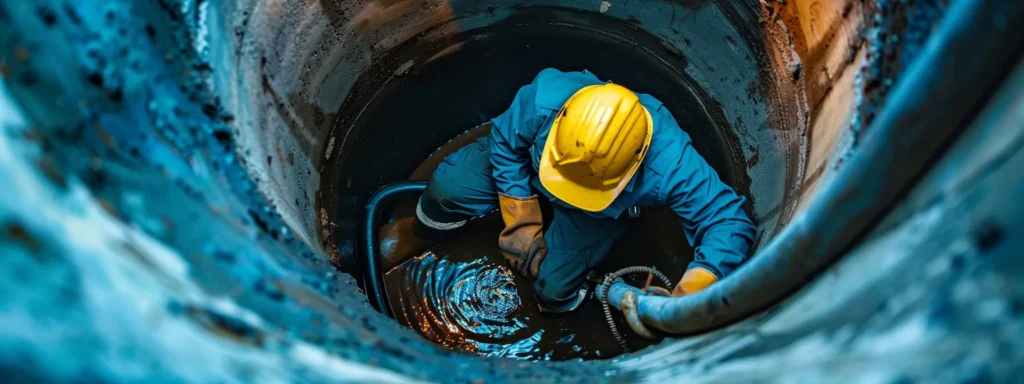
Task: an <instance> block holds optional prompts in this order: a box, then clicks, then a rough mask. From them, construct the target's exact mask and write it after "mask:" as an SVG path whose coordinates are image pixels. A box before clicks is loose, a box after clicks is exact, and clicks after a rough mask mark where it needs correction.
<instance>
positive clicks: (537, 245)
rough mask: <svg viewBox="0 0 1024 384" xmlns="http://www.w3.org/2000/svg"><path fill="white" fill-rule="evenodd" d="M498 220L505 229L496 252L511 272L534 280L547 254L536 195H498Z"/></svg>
mask: <svg viewBox="0 0 1024 384" xmlns="http://www.w3.org/2000/svg"><path fill="white" fill-rule="evenodd" d="M498 203H499V204H500V205H501V219H502V220H503V221H504V222H505V229H504V230H502V231H501V234H500V235H498V249H500V250H501V254H502V256H504V257H505V262H506V263H508V266H509V267H510V268H512V269H513V270H515V271H517V272H519V273H520V274H522V275H523V276H525V277H526V278H528V279H530V280H533V279H536V278H537V275H538V274H539V273H540V263H541V262H542V261H544V257H545V256H547V253H548V245H547V243H546V242H545V241H544V232H543V227H544V222H543V220H544V219H543V218H542V217H541V213H540V201H538V200H537V196H536V195H534V196H530V197H523V198H520V197H511V196H505V195H498Z"/></svg>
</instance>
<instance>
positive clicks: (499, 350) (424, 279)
mask: <svg viewBox="0 0 1024 384" xmlns="http://www.w3.org/2000/svg"><path fill="white" fill-rule="evenodd" d="M647 221H648V220H637V221H636V223H635V225H633V226H632V227H635V228H633V230H631V231H629V232H630V233H627V238H625V239H623V241H621V242H620V243H621V245H622V246H617V247H616V249H615V250H613V251H612V255H611V256H610V258H611V259H612V260H609V261H608V262H607V263H606V264H607V265H606V266H603V267H602V270H607V271H610V270H613V269H618V268H620V267H621V266H625V265H637V264H640V265H657V266H658V267H659V269H661V270H663V271H666V272H668V274H669V276H670V277H672V278H678V277H679V276H680V275H681V274H682V270H683V269H682V268H685V264H684V263H680V262H679V258H676V257H666V256H665V255H664V254H663V253H661V252H660V251H658V250H657V249H653V248H651V247H650V246H647V247H642V246H639V245H640V244H643V243H646V244H648V245H653V244H657V243H658V242H656V241H650V240H651V239H650V238H646V237H648V236H651V233H650V231H647V228H646V227H647V224H648V223H646V222H647ZM652 225H653V224H652ZM501 228H502V223H501V218H500V217H499V216H498V215H497V214H491V215H488V216H485V217H483V218H480V219H476V220H473V221H471V222H470V223H469V224H468V225H467V226H466V228H464V230H463V231H461V233H459V234H458V235H457V236H455V237H454V238H452V239H449V240H447V241H446V242H444V243H443V244H440V245H438V246H436V247H434V248H433V249H432V250H431V252H428V253H427V254H425V255H423V256H422V257H418V258H414V259H412V260H409V261H407V262H406V263H404V264H402V265H400V266H398V267H396V268H395V269H393V270H391V271H389V272H388V273H387V274H386V275H385V284H386V286H387V290H388V296H389V301H390V303H391V306H392V310H393V312H394V314H395V317H396V319H397V320H398V321H399V322H400V323H402V324H403V325H406V326H408V327H410V328H413V329H416V330H417V331H419V333H420V334H422V335H423V336H424V337H425V338H427V339H429V340H432V341H434V342H437V343H439V344H442V345H444V346H446V347H448V348H451V349H455V350H463V351H468V352H474V353H478V354H481V355H486V356H499V357H511V358H518V359H528V360H567V359H574V358H584V359H595V358H609V357H613V356H617V355H619V354H621V353H623V352H624V351H622V349H621V348H620V347H619V345H618V344H617V343H616V341H615V340H614V338H613V337H612V335H611V333H610V331H609V329H608V324H607V322H606V321H605V318H604V314H603V312H602V310H601V305H600V302H598V301H597V299H595V298H593V296H592V295H591V297H590V298H588V300H587V302H586V303H585V305H584V307H583V308H582V309H581V310H578V311H576V312H573V313H570V314H565V315H547V314H541V313H540V311H539V310H538V308H537V303H536V300H535V299H534V296H533V291H532V289H531V287H530V284H529V282H528V281H527V280H525V279H523V278H522V277H520V276H518V275H517V274H515V273H513V272H512V271H511V270H510V269H508V268H507V267H506V266H505V265H504V262H503V260H502V258H501V256H500V255H499V253H498V248H497V236H498V233H499V232H500V231H501ZM645 238H646V239H645ZM629 251H642V252H639V253H637V252H629ZM630 253H634V254H638V255H642V256H641V257H639V258H634V257H633V256H632V255H629V254H630ZM680 264H681V265H680ZM681 267H682V268H681ZM645 277H646V276H636V277H634V278H633V279H632V280H631V281H632V282H633V283H634V284H637V285H640V284H643V280H644V278H645ZM613 311H614V313H615V316H616V320H617V326H618V327H619V330H620V332H621V333H623V334H624V335H626V339H627V343H628V346H629V348H630V350H631V351H636V350H639V349H642V348H645V347H647V346H650V345H652V344H653V342H651V341H648V340H644V339H641V338H639V337H636V336H634V335H632V334H630V331H629V329H628V327H627V325H626V324H625V322H624V321H622V318H621V316H620V315H619V313H618V311H616V310H614V309H613Z"/></svg>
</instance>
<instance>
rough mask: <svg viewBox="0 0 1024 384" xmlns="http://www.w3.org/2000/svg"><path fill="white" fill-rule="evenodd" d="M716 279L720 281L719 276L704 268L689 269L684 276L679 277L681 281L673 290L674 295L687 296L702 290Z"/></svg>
mask: <svg viewBox="0 0 1024 384" xmlns="http://www.w3.org/2000/svg"><path fill="white" fill-rule="evenodd" d="M716 281H718V277H715V274H713V273H711V272H710V271H708V270H706V269H704V268H700V267H693V268H690V269H687V270H686V273H685V274H683V278H682V279H679V283H678V284H676V288H675V289H673V290H672V296H686V295H691V294H694V293H697V292H700V291H701V290H703V289H704V288H707V287H708V286H710V285H711V284H714V283H715V282H716Z"/></svg>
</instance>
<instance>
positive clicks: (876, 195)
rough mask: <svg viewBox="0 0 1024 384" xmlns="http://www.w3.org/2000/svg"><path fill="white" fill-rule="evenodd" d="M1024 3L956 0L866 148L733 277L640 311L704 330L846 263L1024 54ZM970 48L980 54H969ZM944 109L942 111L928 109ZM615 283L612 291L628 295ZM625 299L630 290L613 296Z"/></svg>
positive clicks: (675, 326) (678, 327) (667, 324)
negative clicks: (851, 250)
mask: <svg viewBox="0 0 1024 384" xmlns="http://www.w3.org/2000/svg"><path fill="white" fill-rule="evenodd" d="M1022 24H1024V2H1018V1H960V2H955V3H953V4H952V5H951V6H950V9H949V10H948V12H946V13H945V16H944V18H943V19H942V21H941V22H940V24H939V25H938V26H937V28H936V30H935V32H934V33H933V35H932V37H931V38H930V41H929V43H928V44H926V45H925V46H924V47H923V50H922V52H921V57H920V58H919V59H917V60H916V61H914V62H913V64H912V65H911V66H910V67H909V68H908V69H907V70H906V72H905V76H904V77H903V79H902V81H901V82H900V83H898V84H897V85H896V87H895V88H894V89H893V91H892V93H891V95H890V96H889V100H888V102H887V103H886V107H885V109H883V110H882V112H881V114H880V115H879V116H878V118H877V119H876V120H875V121H874V123H873V124H872V125H871V126H870V128H869V130H868V132H867V133H866V136H865V138H864V141H863V143H862V144H861V148H860V150H859V152H858V153H857V154H856V155H855V157H854V158H852V159H851V163H849V164H848V165H847V168H846V169H845V170H844V172H843V173H841V174H840V175H839V176H838V177H837V178H836V180H834V181H833V182H831V183H829V184H827V185H826V186H825V187H824V188H825V189H824V190H823V191H822V192H821V195H820V197H819V198H818V199H815V201H814V202H813V203H812V204H811V205H810V206H809V207H808V209H807V210H806V211H805V212H804V213H803V214H801V215H800V216H798V217H796V218H795V219H794V220H793V222H792V223H791V224H790V225H789V226H787V228H786V229H785V230H784V231H783V232H782V233H781V234H779V235H778V236H777V237H776V238H775V239H773V240H772V241H771V242H770V243H769V244H768V245H767V246H765V247H764V248H763V249H762V251H761V252H760V253H759V254H758V255H756V256H755V257H753V258H751V260H750V261H748V262H747V263H746V264H745V265H744V266H743V267H741V268H740V269H739V270H737V271H736V272H735V274H734V275H732V276H730V277H729V278H726V279H723V280H722V281H720V282H719V283H717V284H715V285H713V286H711V287H709V288H708V289H705V290H704V291H701V292H699V293H697V294H694V295H689V296H686V297H668V298H666V297H658V296H651V295H645V296H642V297H640V299H639V303H638V306H639V312H640V317H641V319H642V320H643V321H644V322H645V323H646V324H648V325H650V326H653V327H655V328H658V329H660V330H662V331H665V332H668V333H671V334H695V333H700V332H706V331H709V330H712V329H715V328H719V327H722V326H725V325H728V324H730V323H732V322H735V321H738V320H741V319H743V318H745V317H747V316H750V315H753V314H755V313H757V312H759V311H761V310H763V309H765V308H767V307H769V306H771V305H773V304H775V303H777V302H779V301H781V300H782V299H784V298H785V297H787V296H788V295H789V294H791V293H792V292H795V291H796V290H798V289H800V287H801V286H803V285H804V284H805V283H806V282H808V281H810V280H812V279H813V278H814V277H815V276H816V275H817V274H818V273H820V272H821V271H823V270H824V269H826V268H827V267H828V266H829V265H830V264H832V263H833V262H835V261H837V260H838V259H839V258H840V257H841V256H842V255H843V254H844V253H845V252H846V250H847V249H848V248H849V247H850V246H851V245H852V244H854V243H855V242H856V240H857V239H858V238H860V237H861V236H863V235H864V234H865V233H866V231H868V230H870V229H871V228H872V227H873V226H874V224H876V222H877V220H878V219H879V218H880V217H882V216H883V214H884V213H885V212H887V211H888V210H889V209H890V208H891V207H892V206H893V205H894V204H895V203H896V202H897V201H898V200H899V199H900V198H901V197H902V196H903V195H905V193H906V192H907V190H908V189H909V188H910V187H911V186H913V185H914V183H915V182H916V180H917V179H918V178H919V177H920V176H921V175H922V174H923V173H924V172H925V171H926V170H928V169H929V168H930V167H931V165H932V164H933V163H934V161H933V159H934V158H935V157H936V156H937V155H939V154H941V152H942V151H943V150H944V149H945V147H946V146H947V145H948V144H949V143H950V142H951V141H952V140H953V139H955V137H956V136H957V134H958V133H959V132H960V131H961V129H962V127H963V126H964V125H965V124H966V123H967V122H969V121H970V119H971V118H972V117H973V116H974V115H975V114H976V113H977V112H978V109H979V108H980V106H982V105H984V102H985V101H986V100H987V99H988V97H990V96H991V93H992V92H994V90H995V89H997V88H998V87H997V85H998V84H999V83H1000V82H1001V81H1002V79H1003V78H1004V77H1005V76H1006V74H1007V73H1009V71H1010V70H1011V69H1012V68H1013V64H1014V63H1015V62H1016V61H1017V59H1018V58H1019V57H1020V53H1021V48H1022V46H1021V45H1022V44H1021V42H1022V37H1021V36H1022V35H1021V34H1020V31H1019V29H1017V27H1016V26H1019V25H1022ZM964 52H970V53H971V54H970V55H969V56H967V57H969V59H964V57H965V54H964ZM926 108H927V109H936V108H940V109H942V110H943V113H934V112H927V111H925V109H926ZM624 293H625V290H621V289H619V290H616V289H613V290H612V291H611V293H610V294H609V295H613V294H618V295H622V294H624ZM609 301H610V302H612V303H621V301H622V298H621V297H610V298H609Z"/></svg>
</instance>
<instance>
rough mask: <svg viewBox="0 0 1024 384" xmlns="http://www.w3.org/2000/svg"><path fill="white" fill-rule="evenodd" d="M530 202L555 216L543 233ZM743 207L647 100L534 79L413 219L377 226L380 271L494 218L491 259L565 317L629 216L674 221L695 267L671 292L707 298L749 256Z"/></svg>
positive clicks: (441, 176) (455, 161) (442, 175)
mask: <svg viewBox="0 0 1024 384" xmlns="http://www.w3.org/2000/svg"><path fill="white" fill-rule="evenodd" d="M538 195H540V196H543V197H544V198H545V200H547V201H550V203H551V206H552V210H553V212H554V215H553V219H552V221H551V223H550V225H549V226H548V228H547V230H546V232H545V231H543V224H544V223H543V219H542V216H541V208H540V202H541V201H540V200H539V199H538V197H539V196H538ZM745 202H746V200H745V199H744V197H742V196H739V195H738V194H736V192H735V191H733V190H732V189H731V188H730V187H729V186H728V185H726V184H725V183H723V182H722V181H721V180H720V179H719V178H718V175H717V174H716V173H715V171H714V169H712V168H711V167H710V166H709V165H708V164H707V162H705V161H704V159H703V158H702V157H701V156H700V155H699V154H698V153H697V151H696V150H695V149H694V148H693V145H692V143H691V141H690V137H689V135H687V134H686V132H684V131H683V130H682V129H680V127H679V125H678V124H677V123H676V120H675V118H673V117H672V115H671V114H670V113H669V111H668V109H667V108H665V106H664V105H662V103H661V102H660V101H658V100H657V99H655V98H654V97H652V96H650V95H647V94H635V93H633V92H632V91H630V90H629V89H627V88H625V87H623V86H621V85H617V84H613V83H610V82H604V81H601V80H599V79H598V78H597V77H596V76H594V75H593V74H591V73H590V72H588V71H582V72H561V71H558V70H556V69H551V68H549V69H545V70H543V71H541V72H540V73H539V74H538V75H537V77H536V78H535V79H534V80H533V82H532V83H530V84H528V85H526V86H524V87H522V88H521V89H520V90H519V92H518V93H517V94H516V96H515V99H514V100H513V101H512V105H511V106H510V107H509V109H508V110H507V111H505V112H504V113H502V114H501V115H500V116H498V117H497V118H494V119H493V120H492V121H491V133H490V135H488V136H484V137H482V138H480V139H479V140H477V141H476V142H474V143H471V144H470V145H468V146H466V147H463V148H462V149H460V150H458V151H456V152H455V153H453V154H451V155H449V156H448V157H446V158H445V159H444V161H443V162H441V164H440V165H439V166H438V168H437V170H436V171H434V174H433V176H432V177H431V179H430V181H429V183H428V184H427V188H426V190H425V191H424V193H423V195H422V196H421V197H420V199H419V203H418V204H417V206H416V215H415V217H410V218H405V219H400V220H397V221H394V222H391V223H389V224H386V225H384V226H383V227H382V228H381V230H380V233H379V237H380V243H381V244H380V249H381V258H382V265H383V267H384V268H386V269H385V270H387V269H390V268H392V267H394V266H395V265H398V264H399V263H401V262H402V261H404V260H406V259H408V258H410V257H412V256H418V255H420V254H422V253H423V252H424V251H426V250H427V249H428V248H429V247H431V246H432V245H434V244H435V243H437V242H438V241H439V240H440V239H442V238H444V237H445V235H446V234H449V233H451V232H452V231H453V230H455V229H457V228H459V227H462V226H463V225H465V224H466V222H467V220H468V219H470V218H473V217H476V216H480V215H483V214H486V213H488V212H490V211H493V210H494V209H495V208H499V209H500V210H501V217H502V219H503V221H504V222H505V229H504V230H502V231H501V233H500V235H498V248H499V249H500V251H501V253H502V255H503V256H504V258H505V260H506V261H507V262H508V265H509V266H510V267H511V268H512V269H513V270H515V271H517V272H518V273H520V274H522V275H523V276H525V277H527V278H528V279H530V280H531V281H532V284H533V288H534V292H535V295H536V296H537V299H538V302H539V305H540V307H541V310H542V311H543V312H546V313H550V312H554V313H560V312H568V311H571V310H573V309H576V308H577V307H579V305H580V304H581V303H582V302H583V300H584V298H585V296H586V294H587V286H588V284H587V283H586V273H587V271H588V270H590V269H592V268H594V267H595V266H596V265H597V264H598V263H600V262H601V261H602V260H603V259H604V258H605V257H606V256H607V255H608V253H609V251H610V249H611V247H612V245H613V244H614V243H615V242H616V241H617V240H618V239H619V238H621V237H622V235H623V233H624V231H625V228H626V225H627V221H628V220H627V217H628V215H624V212H625V211H627V210H628V209H630V208H631V207H644V206H652V205H664V206H668V207H671V209H672V210H673V211H674V212H675V213H676V214H677V215H678V216H679V218H680V220H681V221H682V226H683V232H684V233H685V236H686V239H687V241H689V243H690V244H691V245H692V246H694V247H695V249H694V250H695V253H694V260H693V262H692V263H690V264H689V266H688V268H687V271H686V272H685V274H684V275H683V277H682V279H681V280H680V281H679V283H678V284H677V285H676V286H675V289H674V290H673V291H672V292H671V294H672V295H686V294H691V293H694V292H697V291H700V290H702V289H704V288H705V287H707V286H709V285H710V284H712V283H714V282H716V281H718V280H720V279H722V278H724V277H725V276H727V275H728V274H729V273H731V272H732V271H733V270H735V269H736V268H737V267H738V266H739V265H740V264H741V263H742V262H743V261H744V260H745V258H746V257H747V252H748V250H749V249H750V246H751V244H752V242H753V239H754V226H753V224H752V223H751V221H750V219H749V218H748V217H747V215H746V213H745V212H744V209H743V207H744V204H745Z"/></svg>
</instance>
